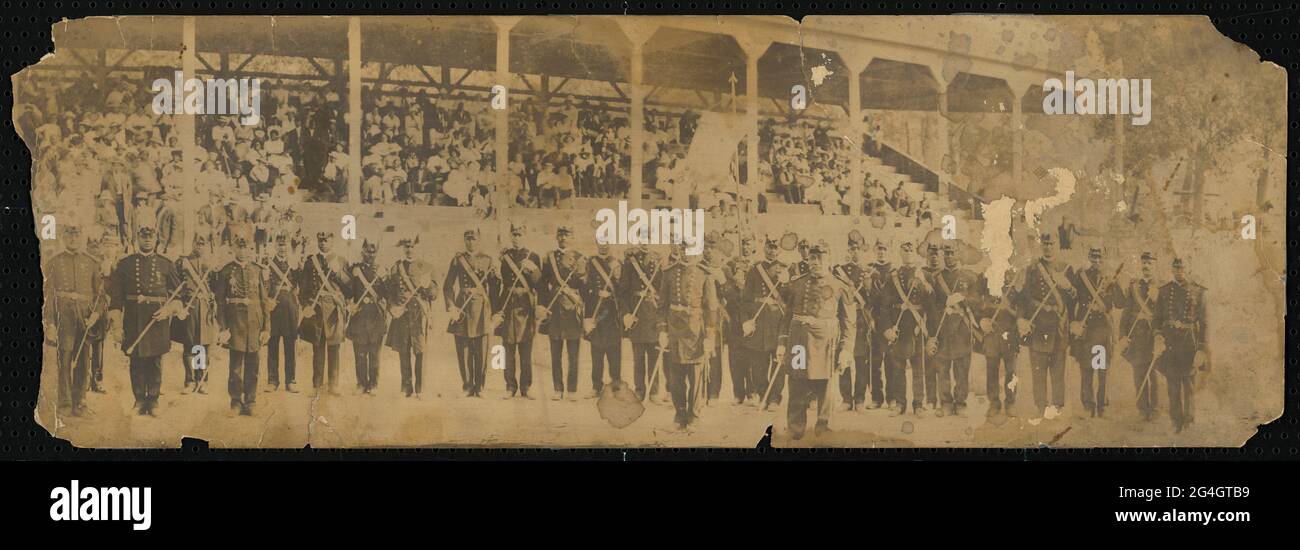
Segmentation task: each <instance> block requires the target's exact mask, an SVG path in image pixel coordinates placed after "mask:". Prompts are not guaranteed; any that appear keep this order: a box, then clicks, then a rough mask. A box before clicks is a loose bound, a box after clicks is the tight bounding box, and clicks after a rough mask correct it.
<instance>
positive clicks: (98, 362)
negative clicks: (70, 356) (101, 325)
mask: <svg viewBox="0 0 1300 550" xmlns="http://www.w3.org/2000/svg"><path fill="white" fill-rule="evenodd" d="M86 353H88V354H89V355H90V373H91V378H90V380H91V383H92V384H93V385H94V386H95V387H99V384H100V383H102V382H103V381H104V341H103V340H102V339H101V340H91V341H89V342H86Z"/></svg>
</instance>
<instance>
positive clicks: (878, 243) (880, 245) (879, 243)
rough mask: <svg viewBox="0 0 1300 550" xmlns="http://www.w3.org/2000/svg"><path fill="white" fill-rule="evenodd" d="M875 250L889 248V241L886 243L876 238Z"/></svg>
mask: <svg viewBox="0 0 1300 550" xmlns="http://www.w3.org/2000/svg"><path fill="white" fill-rule="evenodd" d="M876 250H889V243H886V242H885V241H882V240H880V239H879V238H877V239H876Z"/></svg>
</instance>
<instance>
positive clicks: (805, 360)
mask: <svg viewBox="0 0 1300 550" xmlns="http://www.w3.org/2000/svg"><path fill="white" fill-rule="evenodd" d="M826 254H827V249H826V245H825V243H821V242H819V243H816V244H813V245H811V246H809V249H808V272H807V273H804V274H802V275H797V276H795V277H794V278H792V279H790V284H789V285H787V287H786V290H785V294H786V303H788V304H789V306H790V307H789V310H788V311H787V313H786V315H785V317H784V318H783V320H782V331H781V332H782V336H781V342H780V343H779V344H778V345H777V355H778V356H781V357H786V354H785V351H786V350H787V349H791V350H796V351H794V352H793V353H791V354H790V355H789V359H786V361H787V362H788V368H789V372H790V404H789V406H788V408H787V410H786V425H787V427H788V428H789V430H790V437H791V438H793V439H796V440H797V439H802V438H803V435H804V430H805V429H807V424H808V404H809V403H810V402H816V404H817V424H816V426H815V428H814V434H816V435H821V434H823V433H825V432H828V431H830V420H831V409H832V406H831V397H830V394H829V393H828V392H829V391H830V387H829V384H828V382H829V380H830V378H831V377H832V376H833V375H834V374H835V373H837V372H840V371H843V370H846V369H850V368H853V346H854V343H855V342H856V340H857V323H856V320H857V303H856V301H855V300H854V298H853V292H854V291H853V289H852V288H850V287H849V286H848V285H847V284H845V283H844V282H843V281H841V280H840V279H838V278H836V277H834V276H832V275H831V274H830V270H829V268H828V267H827V265H828V260H827V258H826Z"/></svg>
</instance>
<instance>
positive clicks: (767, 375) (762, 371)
mask: <svg viewBox="0 0 1300 550" xmlns="http://www.w3.org/2000/svg"><path fill="white" fill-rule="evenodd" d="M780 255H781V248H780V246H779V245H778V243H777V240H776V239H773V238H771V237H768V238H766V239H765V240H764V242H763V261H761V262H758V263H756V264H754V267H752V268H750V270H749V274H748V275H746V276H745V290H744V293H743V294H742V297H741V300H742V301H743V305H742V309H743V311H744V315H743V316H742V319H743V321H741V327H740V328H741V333H742V335H743V339H742V340H741V342H740V346H738V347H740V348H742V349H743V350H744V351H743V353H744V354H745V356H746V358H747V361H748V362H749V365H750V371H749V372H750V375H749V377H750V378H749V379H750V380H751V381H752V382H753V383H754V387H753V388H752V392H753V393H751V394H750V398H751V402H752V403H753V404H754V406H757V407H763V408H764V409H766V408H769V407H771V406H773V405H780V404H781V392H782V390H784V388H785V378H784V372H782V369H780V368H779V367H778V366H779V365H780V362H781V361H782V360H783V359H784V358H783V357H780V356H778V355H777V353H776V346H777V344H778V343H780V342H779V337H780V335H781V319H782V318H783V317H785V314H786V310H787V306H786V303H785V301H784V298H783V295H782V293H781V289H782V287H783V286H784V285H785V284H786V283H787V282H789V280H790V276H789V271H787V267H786V265H785V263H784V262H782V261H781V260H780V259H779V257H780ZM764 398H766V401H764Z"/></svg>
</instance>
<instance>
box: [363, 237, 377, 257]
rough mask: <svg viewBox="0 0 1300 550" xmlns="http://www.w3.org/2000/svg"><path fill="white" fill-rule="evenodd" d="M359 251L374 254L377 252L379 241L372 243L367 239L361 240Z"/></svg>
mask: <svg viewBox="0 0 1300 550" xmlns="http://www.w3.org/2000/svg"><path fill="white" fill-rule="evenodd" d="M361 252H362V253H364V254H374V253H376V252H379V243H372V242H370V240H369V239H366V240H364V241H361Z"/></svg>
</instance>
